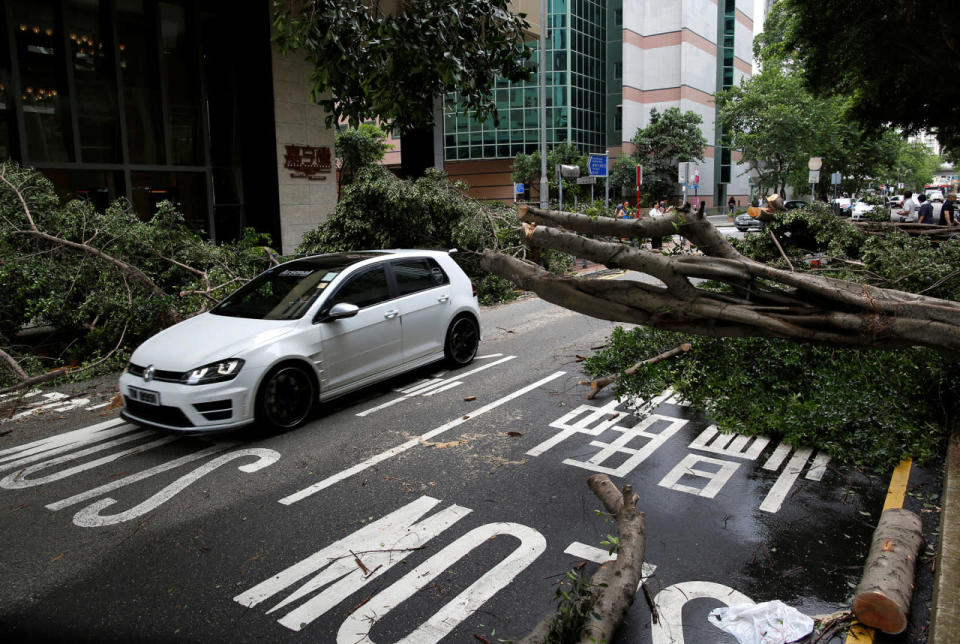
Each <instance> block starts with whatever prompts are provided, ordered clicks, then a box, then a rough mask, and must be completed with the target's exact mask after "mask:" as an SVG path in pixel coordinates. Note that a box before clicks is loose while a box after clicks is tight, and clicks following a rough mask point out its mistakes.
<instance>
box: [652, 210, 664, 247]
mask: <svg viewBox="0 0 960 644" xmlns="http://www.w3.org/2000/svg"><path fill="white" fill-rule="evenodd" d="M660 208H661V204H660V202H658V201H654V202H653V207H652V208H650V217H652V218H654V219H659V218H660V217H662V216H663V211H662V210H661V209H660ZM650 248H651V250H659V249H661V248H663V237H651V238H650Z"/></svg>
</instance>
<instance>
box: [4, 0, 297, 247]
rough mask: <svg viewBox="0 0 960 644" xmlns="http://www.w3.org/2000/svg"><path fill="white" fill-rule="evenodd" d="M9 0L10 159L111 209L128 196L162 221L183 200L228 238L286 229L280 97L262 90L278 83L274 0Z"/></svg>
mask: <svg viewBox="0 0 960 644" xmlns="http://www.w3.org/2000/svg"><path fill="white" fill-rule="evenodd" d="M2 7H3V8H2V9H0V34H3V38H2V39H0V43H3V44H2V45H0V159H7V158H10V159H14V160H16V161H18V162H20V163H21V164H23V165H29V166H32V167H35V168H37V169H39V170H40V171H41V172H43V173H44V174H45V175H46V176H47V177H48V178H49V179H51V181H52V182H53V183H54V185H55V187H56V189H57V191H58V193H60V194H61V195H62V196H63V197H64V198H71V197H79V198H83V199H88V200H90V201H91V202H93V203H94V205H95V206H96V207H97V208H98V209H102V208H104V207H105V206H106V205H107V204H108V203H109V202H111V201H113V200H114V199H116V198H118V197H125V198H126V199H127V200H128V201H129V202H130V204H131V205H132V207H133V208H134V209H135V211H136V212H137V213H138V214H140V215H141V216H143V217H148V216H150V215H151V214H152V213H153V211H154V208H155V206H156V204H157V203H158V202H159V201H161V200H165V199H169V200H171V201H174V202H175V203H176V204H177V205H178V206H179V208H180V210H181V211H182V212H183V214H184V215H185V217H186V220H187V223H188V225H189V226H190V228H191V229H193V230H195V231H197V232H201V233H204V234H207V235H209V236H211V237H214V238H216V239H232V238H236V237H238V236H239V234H240V231H241V230H242V228H243V227H244V226H254V227H256V228H258V229H259V230H262V231H264V232H270V233H271V234H273V235H275V238H276V237H279V235H278V228H279V211H278V207H277V186H276V178H275V176H276V170H275V166H276V162H275V156H276V152H275V150H276V137H275V132H274V128H273V126H272V123H273V120H274V112H273V98H272V92H269V91H268V92H263V91H255V90H254V88H258V87H259V88H263V87H270V84H271V82H272V81H271V49H270V34H269V26H270V13H269V12H270V5H269V3H268V2H260V1H258V2H255V3H251V4H250V6H249V7H247V8H246V9H245V10H244V11H236V8H235V6H234V5H233V3H231V2H228V1H226V0H220V1H217V0H208V1H205V2H186V1H182V0H57V1H53V0H4V2H3V5H2ZM264 124H267V127H264ZM241 133H243V136H242V137H241ZM264 174H266V176H272V177H274V178H273V181H272V186H271V182H269V181H267V182H263V183H262V185H259V186H258V188H257V189H256V190H253V189H251V183H252V182H253V180H254V179H255V178H257V177H258V176H263V175H264Z"/></svg>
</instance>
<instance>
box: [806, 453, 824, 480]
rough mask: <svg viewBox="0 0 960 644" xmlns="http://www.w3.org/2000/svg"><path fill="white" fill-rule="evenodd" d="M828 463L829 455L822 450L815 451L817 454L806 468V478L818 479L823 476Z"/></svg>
mask: <svg viewBox="0 0 960 644" xmlns="http://www.w3.org/2000/svg"><path fill="white" fill-rule="evenodd" d="M829 464H830V457H829V456H827V455H826V454H824V453H823V452H817V455H816V456H814V457H813V462H812V463H811V464H810V469H809V470H807V478H808V479H810V480H811V481H819V480H820V479H822V478H823V475H824V473H826V471H827V465H829Z"/></svg>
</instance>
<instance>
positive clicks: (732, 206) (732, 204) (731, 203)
mask: <svg viewBox="0 0 960 644" xmlns="http://www.w3.org/2000/svg"><path fill="white" fill-rule="evenodd" d="M727 209H728V210H729V211H730V216H731V217H732V216H733V215H735V214H736V212H737V200H736V199H734V198H733V195H730V198H729V199H727Z"/></svg>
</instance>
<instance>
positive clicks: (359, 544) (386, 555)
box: [233, 496, 472, 630]
mask: <svg viewBox="0 0 960 644" xmlns="http://www.w3.org/2000/svg"><path fill="white" fill-rule="evenodd" d="M439 504H440V501H439V500H438V499H434V498H431V497H429V496H421V497H420V498H419V499H417V500H415V501H413V502H411V503H408V504H407V505H405V506H403V507H402V508H400V509H398V510H395V511H393V512H391V513H390V514H388V515H386V516H385V517H383V518H381V519H378V520H377V521H374V522H373V523H370V524H369V525H366V526H364V527H362V528H360V529H359V530H357V531H356V532H354V533H353V534H350V535H348V536H346V537H344V538H343V539H340V540H339V541H337V542H335V543H332V544H330V545H329V546H327V547H326V548H323V549H322V550H319V551H317V552H315V553H314V554H312V555H310V556H309V557H307V558H306V559H304V560H302V561H300V562H298V563H296V564H294V565H292V566H290V567H289V568H287V569H286V570H283V571H281V572H279V573H277V574H276V575H274V576H273V577H270V578H269V579H267V580H265V581H262V582H260V583H259V584H257V585H256V586H254V587H253V588H251V589H249V590H247V591H245V592H243V593H240V594H239V595H237V596H236V597H234V598H233V599H234V601H236V602H237V603H239V604H242V605H243V606H246V607H248V608H252V607H253V606H256V605H257V604H260V603H261V602H263V601H265V600H267V599H269V598H270V597H272V596H274V595H276V594H277V593H280V592H281V591H283V590H285V589H287V588H289V587H291V586H294V585H295V584H297V583H298V582H300V581H301V580H303V579H306V578H307V577H310V576H311V575H312V578H310V579H309V580H308V581H307V582H306V583H304V584H303V585H302V586H301V587H300V588H297V589H296V590H295V591H294V592H293V593H291V594H290V595H289V596H288V597H287V598H286V599H284V600H283V601H281V602H280V603H279V604H277V605H276V606H274V607H273V608H271V609H270V610H268V611H267V613H268V614H269V613H272V612H274V611H277V610H280V609H281V608H284V607H285V606H288V605H289V604H292V603H294V602H296V601H297V600H299V599H301V598H303V597H306V596H307V595H310V594H312V593H317V591H320V592H319V593H317V594H315V595H314V596H313V597H311V598H310V599H309V600H307V601H306V602H304V603H303V604H302V605H300V606H299V607H298V608H296V609H295V610H293V611H292V612H290V613H287V615H285V616H284V617H283V618H282V621H281V623H284V625H288V624H289V625H290V626H288V627H290V628H293V629H294V630H299V629H300V628H301V627H302V626H306V625H307V624H309V623H310V622H312V621H313V620H315V619H317V618H318V617H321V616H322V615H324V614H325V613H327V612H328V611H329V610H331V609H332V608H334V607H335V606H337V604H339V603H340V602H342V601H343V600H344V599H345V598H347V597H349V596H350V595H352V594H353V593H355V592H356V591H358V590H360V588H362V587H363V586H365V585H367V584H369V583H370V582H373V581H375V580H377V578H378V577H379V576H380V575H382V574H384V573H385V572H387V571H388V570H390V569H391V568H392V567H393V566H395V565H396V564H398V563H400V562H401V561H403V560H404V559H405V558H406V557H407V556H409V553H408V552H407V549H409V550H413V549H416V548H421V547H423V546H424V544H426V543H428V542H429V541H430V540H431V539H433V538H434V537H436V536H437V535H438V534H440V533H441V532H443V531H444V530H446V529H447V528H449V527H450V526H452V525H453V524H455V523H456V522H457V521H459V520H460V519H462V518H463V517H465V516H467V515H468V514H470V513H471V512H472V510H470V509H469V508H464V507H462V506H459V505H452V506H450V507H448V508H444V509H442V510H440V511H439V512H436V513H434V514H432V515H431V516H429V517H426V518H423V517H424V515H425V514H427V513H428V512H430V511H431V510H433V508H435V507H436V506H437V505H439ZM351 551H352V552H361V551H362V552H363V554H362V561H364V562H365V563H364V565H365V566H366V567H367V570H368V571H369V574H364V572H363V570H361V568H360V567H359V566H358V565H357V564H356V561H354V559H355V555H352V554H351Z"/></svg>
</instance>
